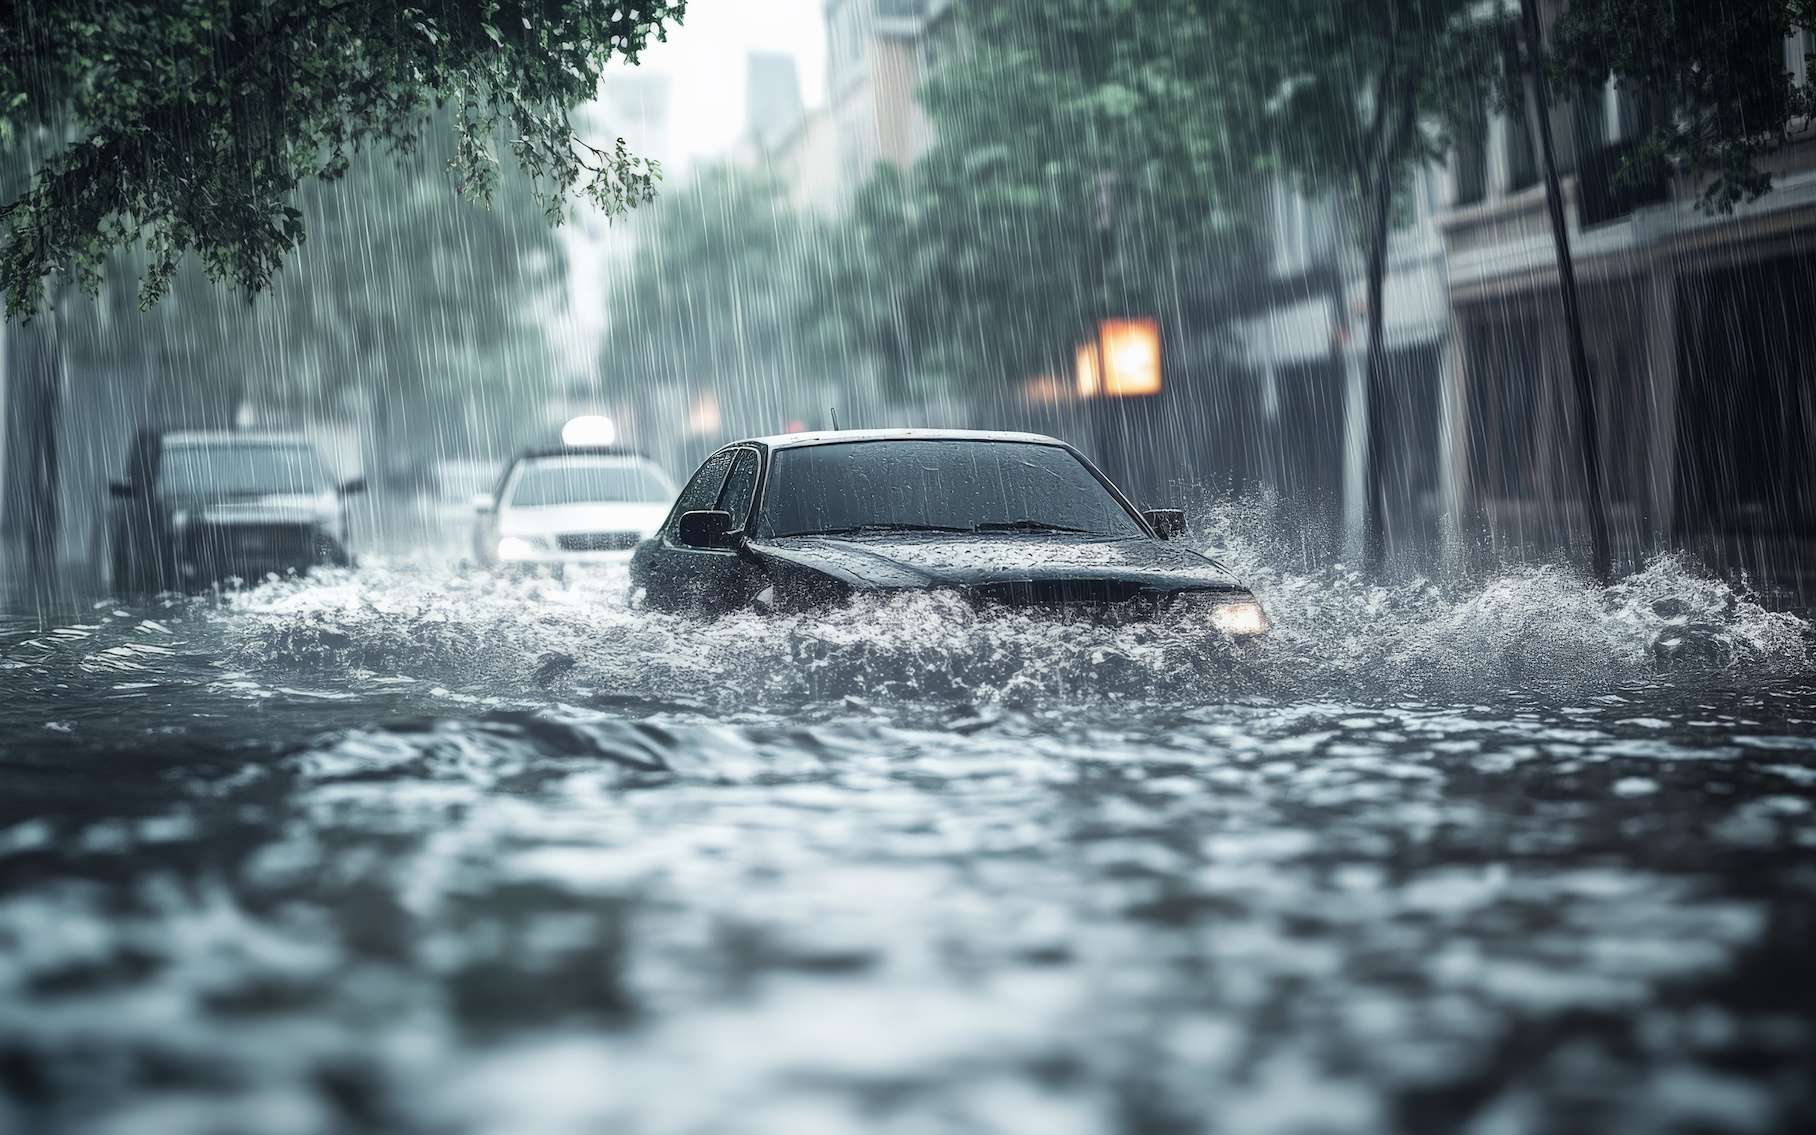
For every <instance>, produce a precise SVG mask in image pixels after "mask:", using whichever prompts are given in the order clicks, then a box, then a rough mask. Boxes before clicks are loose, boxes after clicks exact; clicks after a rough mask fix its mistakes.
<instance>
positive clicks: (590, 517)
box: [498, 503, 668, 536]
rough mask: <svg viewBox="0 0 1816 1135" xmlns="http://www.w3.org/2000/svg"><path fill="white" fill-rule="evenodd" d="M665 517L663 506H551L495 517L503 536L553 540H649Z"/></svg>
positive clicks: (504, 513) (665, 506) (506, 512)
mask: <svg viewBox="0 0 1816 1135" xmlns="http://www.w3.org/2000/svg"><path fill="white" fill-rule="evenodd" d="M666 516H668V505H666V504H641V503H622V504H552V505H544V506H541V507H538V508H511V507H506V508H505V509H504V511H503V512H501V513H499V516H498V531H499V533H500V534H501V535H505V536H553V535H555V534H557V533H560V532H635V533H637V534H638V535H640V536H648V535H649V534H650V533H652V532H654V531H655V530H656V529H658V528H660V527H661V526H662V521H663V518H665V517H666Z"/></svg>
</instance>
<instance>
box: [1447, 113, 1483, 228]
mask: <svg viewBox="0 0 1816 1135" xmlns="http://www.w3.org/2000/svg"><path fill="white" fill-rule="evenodd" d="M1487 137H1488V112H1487V110H1486V109H1485V108H1484V107H1483V105H1482V102H1481V100H1479V99H1478V100H1477V101H1476V103H1475V105H1473V106H1471V107H1470V108H1469V113H1468V114H1467V115H1466V116H1465V117H1464V119H1463V121H1462V122H1460V123H1458V125H1457V146H1456V200H1455V201H1454V202H1453V203H1454V204H1457V205H1473V204H1475V203H1476V202H1478V201H1480V200H1481V199H1482V198H1483V197H1484V196H1486V195H1487V192H1488V147H1487V145H1486V139H1487Z"/></svg>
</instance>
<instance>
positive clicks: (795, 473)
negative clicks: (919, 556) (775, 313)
mask: <svg viewBox="0 0 1816 1135" xmlns="http://www.w3.org/2000/svg"><path fill="white" fill-rule="evenodd" d="M763 501H764V503H763V521H762V524H761V526H760V528H759V530H758V531H759V534H760V535H763V536H800V535H806V534H809V533H824V532H865V531H887V530H889V529H901V530H909V531H914V530H920V531H928V530H931V531H959V532H996V533H1006V534H1015V533H1043V532H1084V533H1090V534H1092V535H1096V536H1108V537H1132V536H1139V535H1141V534H1142V531H1141V527H1140V525H1139V524H1137V523H1136V521H1135V519H1134V518H1133V517H1132V516H1130V515H1129V512H1128V510H1127V509H1125V508H1123V506H1122V505H1121V504H1119V503H1118V502H1117V501H1116V498H1115V497H1113V496H1111V495H1110V493H1109V490H1107V489H1105V488H1104V486H1103V483H1102V482H1101V481H1099V480H1098V479H1097V478H1096V477H1094V476H1092V474H1091V471H1090V470H1089V469H1087V468H1085V467H1084V465H1083V464H1082V463H1080V462H1079V460H1078V459H1077V458H1076V457H1074V456H1073V455H1072V454H1071V452H1070V451H1068V450H1065V449H1062V448H1060V447H1059V446H1056V445H1039V444H1035V443H1031V442H1007V441H1003V442H997V441H960V440H932V439H929V440H919V439H917V440H911V441H867V442H840V443H836V444H832V445H813V446H802V447H798V448H792V449H782V450H778V451H777V453H776V455H775V458H774V460H773V461H772V471H771V473H770V479H769V487H768V488H767V489H766V490H765V491H764V496H763Z"/></svg>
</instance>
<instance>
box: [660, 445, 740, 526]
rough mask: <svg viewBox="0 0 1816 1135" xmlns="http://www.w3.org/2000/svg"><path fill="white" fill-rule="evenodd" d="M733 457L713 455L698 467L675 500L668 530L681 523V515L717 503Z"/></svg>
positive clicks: (710, 506)
mask: <svg viewBox="0 0 1816 1135" xmlns="http://www.w3.org/2000/svg"><path fill="white" fill-rule="evenodd" d="M735 456H736V454H735V453H732V452H726V453H715V454H713V455H712V456H711V457H708V458H707V459H706V464H704V465H702V466H700V469H699V471H698V472H696V473H695V474H694V476H693V479H692V480H691V481H689V482H688V483H687V487H686V488H684V489H682V490H681V495H680V496H678V497H676V498H675V511H674V512H672V513H670V514H669V518H668V527H669V529H670V530H673V529H674V527H675V525H677V524H679V523H681V514H682V513H684V512H699V511H701V510H703V509H709V508H712V507H713V506H714V505H715V504H717V503H718V500H719V490H720V488H722V487H723V486H724V484H725V474H726V472H727V470H729V469H730V468H731V461H732V458H733V457H735Z"/></svg>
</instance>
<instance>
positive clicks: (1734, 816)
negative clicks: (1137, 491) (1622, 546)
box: [0, 558, 1816, 1135]
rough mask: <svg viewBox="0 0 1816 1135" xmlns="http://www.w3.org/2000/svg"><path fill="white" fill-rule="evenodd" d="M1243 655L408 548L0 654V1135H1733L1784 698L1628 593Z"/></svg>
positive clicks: (1797, 876)
mask: <svg viewBox="0 0 1816 1135" xmlns="http://www.w3.org/2000/svg"><path fill="white" fill-rule="evenodd" d="M1238 566H1239V567H1241V568H1242V569H1243V570H1244V572H1245V573H1246V574H1247V575H1249V576H1250V577H1251V578H1253V579H1254V580H1255V582H1256V584H1257V590H1258V591H1259V592H1260V593H1261V594H1262V596H1263V598H1264V599H1265V600H1266V601H1267V602H1268V603H1269V605H1270V609H1271V610H1272V612H1273V615H1274V618H1275V620H1276V624H1277V627H1278V631H1277V633H1276V634H1275V635H1274V636H1273V638H1272V639H1271V640H1270V641H1269V642H1267V643H1265V644H1262V645H1260V646H1259V647H1255V648H1243V649H1233V648H1232V647H1231V646H1230V645H1229V644H1227V643H1224V642H1222V641H1219V640H1218V639H1217V638H1216V636H1215V635H1214V634H1210V633H1208V632H1205V631H1204V630H1202V629H1200V628H1184V627H1125V628H1102V627H1092V626H1077V625H1066V626H1060V625H1053V624H1048V623H1043V622H1040V621H1037V620H1032V619H1025V618H1000V619H994V620H980V619H979V618H978V617H977V616H976V615H975V614H974V613H973V612H971V611H970V610H969V609H968V608H965V607H964V606H962V605H961V604H957V603H952V602H947V601H944V600H942V599H940V598H939V597H919V598H915V599H912V600H902V601H893V602H887V603H873V604H866V605H863V606H861V607H859V608H857V609H853V610H845V611H838V612H831V613H827V614H823V615H816V616H811V617H801V618H794V619H783V620H775V621H764V620H760V619H757V618H754V617H752V618H745V617H737V618H732V619H728V620H725V621H722V622H720V623H716V624H710V625H704V624H699V623H694V622H689V621H687V620H683V619H674V618H669V617H665V616H658V615H653V614H648V613H643V612H639V611H635V610H630V609H627V607H626V605H625V603H624V599H623V594H622V592H623V583H622V580H621V579H620V578H612V577H609V576H606V577H599V576H584V577H575V578H570V579H567V580H565V581H561V582H554V581H538V580H509V579H496V578H492V577H488V576H484V575H477V574H466V573H462V572H460V571H457V570H455V569H452V568H446V567H438V566H433V565H425V564H420V563H419V564H394V565H391V566H386V565H384V564H375V565H372V566H368V567H366V568H363V569H361V570H360V571H358V572H353V573H339V574H333V573H330V574H328V575H325V576H323V577H320V578H315V579H310V580H303V581H288V582H277V583H271V584H268V585H266V586H263V587H259V588H256V589H253V590H250V591H247V592H244V593H241V594H237V595H233V596H228V597H225V598H221V599H207V600H194V601H188V602H183V603H166V604H158V605H152V606H149V607H126V606H114V605H112V604H103V605H101V606H99V607H97V608H96V609H95V610H93V611H92V612H90V613H89V614H88V615H87V616H86V617H84V618H82V619H80V620H78V621H76V622H73V623H70V624H67V625H61V626H57V627H55V628H49V629H45V628H40V627H38V626H36V625H27V624H24V623H14V624H13V625H11V626H10V628H9V629H7V630H5V631H4V633H0V691H3V692H4V697H0V1131H19V1132H27V1131H30V1132H45V1133H60V1132H73V1131H83V1132H87V1131H96V1132H119V1133H128V1132H131V1133H138V1132H186V1133H208V1132H221V1133H226V1132H251V1131H256V1132H263V1133H272V1135H285V1133H292V1132H294V1133H299V1135H301V1133H315V1132H323V1133H326V1132H358V1131H398V1132H425V1133H428V1132H433V1133H463V1132H512V1133H520V1132H529V1133H540V1132H550V1133H553V1132H594V1131H614V1132H700V1133H708V1132H715V1133H716V1132H728V1131H737V1132H778V1133H782V1132H787V1133H791V1135H792V1133H819V1132H827V1133H834V1132H848V1131H856V1130H864V1131H880V1132H891V1133H895V1132H900V1133H920V1132H1041V1133H1066V1132H1079V1133H1087V1132H1175V1131H1177V1132H1197V1131H1225V1132H1267V1131H1277V1132H1348V1131H1358V1132H1362V1131H1371V1132H1372V1131H1383V1132H1385V1131H1410V1130H1444V1131H1452V1130H1468V1131H1474V1132H1481V1133H1484V1135H1492V1133H1499V1132H1521V1131H1597V1132H1654V1131H1685V1132H1690V1131H1698V1132H1703V1131H1735V1132H1753V1131H1758V1132H1764V1131H1782V1130H1791V1129H1795V1128H1797V1127H1800V1126H1803V1125H1805V1124H1807V1123H1808V1122H1810V1120H1811V1119H1812V1117H1813V1116H1816V1099H1813V1098H1812V1088H1811V1081H1810V1079H1809V1076H1808V1073H1809V1070H1810V1069H1811V1068H1812V1067H1813V1066H1816V1033H1813V1030H1816V972H1813V969H1812V966H1813V962H1812V958H1813V957H1816V949H1813V948H1812V947H1813V945H1816V914H1813V912H1816V901H1813V900H1816V815H1813V814H1812V810H1811V806H1812V802H1813V801H1816V671H1813V670H1812V667H1811V664H1810V645H1811V640H1810V636H1809V632H1808V629H1807V626H1806V625H1805V624H1804V623H1803V622H1802V621H1801V620H1799V619H1797V618H1795V617H1792V616H1789V615H1783V614H1774V613H1770V612H1767V611H1764V610H1761V609H1760V608H1759V607H1758V606H1756V605H1754V604H1752V603H1750V602H1749V601H1747V600H1746V599H1745V598H1744V597H1742V596H1737V595H1736V594H1735V593H1734V592H1732V591H1730V590H1729V589H1728V588H1727V587H1726V586H1725V585H1723V584H1721V583H1719V582H1716V581H1712V580H1709V579H1706V578H1702V577H1700V576H1698V575H1696V574H1695V573H1693V572H1690V571H1688V570H1686V569H1685V568H1683V567H1681V566H1679V565H1677V564H1675V563H1672V562H1668V561H1666V562H1660V563H1658V564H1655V565H1654V566H1653V567H1652V568H1650V569H1648V570H1647V571H1646V572H1644V573H1642V574H1641V575H1639V576H1637V577H1634V578H1633V579H1630V580H1628V581H1626V582H1625V583H1624V584H1622V585H1620V586H1617V587H1616V588H1615V589H1613V590H1611V591H1609V592H1601V591H1598V590H1594V589H1591V588H1588V587H1586V586H1584V585H1582V584H1580V583H1577V582H1574V581H1573V580H1571V579H1570V578H1569V577H1567V576H1565V575H1563V574H1561V573H1558V572H1553V571H1546V570H1536V569H1535V570H1526V571H1519V572H1511V573H1509V574H1506V575H1502V576H1499V577H1496V578H1492V579H1486V580H1479V581H1475V582H1473V583H1469V584H1458V585H1455V586H1451V587H1439V586H1436V585H1432V584H1424V583H1417V584H1408V585H1404V586H1399V587H1394V588H1378V587H1371V586H1369V585H1366V584H1364V583H1362V582H1361V581H1359V580H1358V579H1356V578H1354V577H1353V576H1351V575H1349V574H1347V573H1345V572H1343V571H1342V570H1341V569H1333V570H1330V571H1327V572H1322V573H1319V574H1316V575H1312V576H1299V575H1293V574H1289V573H1285V572H1280V571H1273V570H1270V569H1269V568H1268V566H1267V564H1266V563H1265V562H1264V561H1263V560H1260V559H1254V558H1251V559H1249V560H1247V561H1245V562H1240V563H1239V564H1238Z"/></svg>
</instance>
